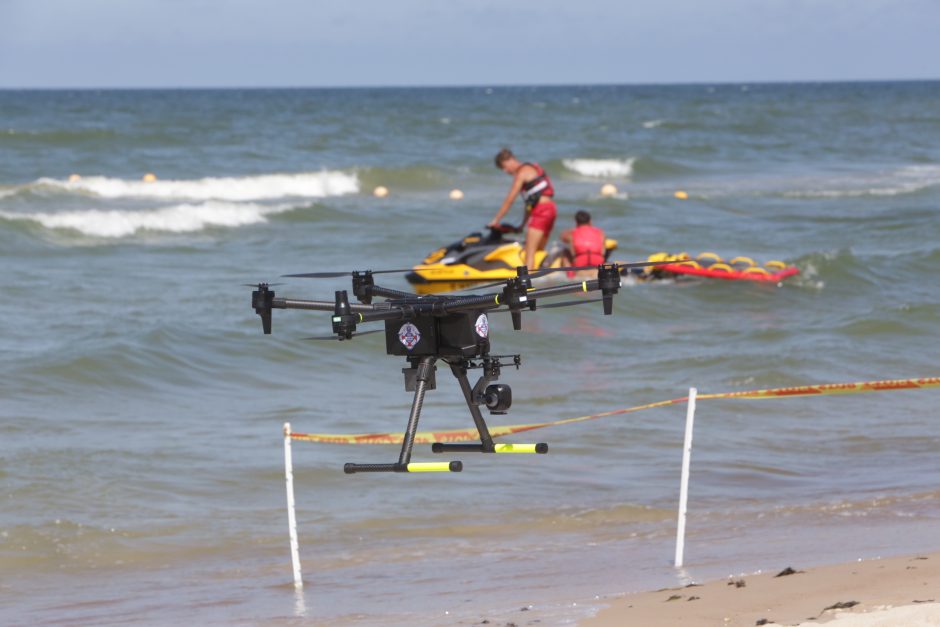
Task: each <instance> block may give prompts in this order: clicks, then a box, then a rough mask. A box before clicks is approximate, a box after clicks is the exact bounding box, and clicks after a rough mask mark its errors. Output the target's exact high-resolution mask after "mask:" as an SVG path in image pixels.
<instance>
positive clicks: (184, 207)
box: [0, 200, 293, 238]
mask: <svg viewBox="0 0 940 627" xmlns="http://www.w3.org/2000/svg"><path fill="white" fill-rule="evenodd" d="M292 208H293V205H277V206H272V205H257V204H253V203H228V202H220V201H215V200H211V201H208V202H205V203H201V204H180V205H173V206H170V207H164V208H162V209H157V210H154V211H122V210H117V209H115V210H104V209H91V210H85V211H62V212H55V213H9V212H5V211H0V217H3V218H7V219H10V220H30V221H33V222H38V223H39V224H41V225H42V226H44V227H45V228H47V229H71V230H75V231H78V232H79V233H81V234H83V235H87V236H90V237H103V238H120V237H128V236H131V235H134V234H136V233H138V232H140V231H157V232H165V233H194V232H197V231H201V230H203V229H205V228H208V227H237V226H245V225H248V224H257V223H259V222H266V221H267V219H266V217H265V216H267V215H270V214H274V213H281V212H284V211H288V210H290V209H292Z"/></svg>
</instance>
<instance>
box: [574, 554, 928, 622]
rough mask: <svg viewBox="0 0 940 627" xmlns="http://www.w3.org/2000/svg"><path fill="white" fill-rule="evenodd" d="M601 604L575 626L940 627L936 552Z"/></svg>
mask: <svg viewBox="0 0 940 627" xmlns="http://www.w3.org/2000/svg"><path fill="white" fill-rule="evenodd" d="M604 600H605V599H600V600H598V601H600V602H603V601H604ZM598 601H595V603H597V602H598ZM606 601H607V607H604V608H602V609H600V610H598V611H597V612H596V614H595V615H594V616H592V617H589V618H586V619H584V620H581V621H579V622H578V624H579V625H582V626H584V627H608V626H610V627H612V626H615V625H627V624H630V625H644V627H666V626H673V625H678V624H681V625H683V626H685V627H714V626H715V625H727V626H740V627H743V626H745V625H747V626H752V625H769V624H776V625H791V626H792V625H800V626H802V627H807V626H808V625H814V624H820V623H826V622H834V624H835V625H837V626H838V627H843V626H844V627H864V626H872V627H874V626H875V625H882V626H889V625H910V626H917V625H940V551H933V552H926V553H918V554H914V555H907V556H899V557H887V558H876V559H870V560H858V561H855V562H848V563H842V564H834V565H826V566H818V567H811V568H807V569H801V568H800V566H799V564H798V563H794V564H793V565H792V566H791V565H787V564H782V565H780V567H779V568H776V569H772V570H767V571H760V572H757V573H753V574H748V575H739V576H729V577H726V578H724V579H717V580H712V581H708V582H705V583H702V584H699V583H692V584H689V585H687V586H684V587H675V588H664V589H661V590H656V591H648V592H637V593H630V594H626V595H623V596H617V597H608V598H607V599H606Z"/></svg>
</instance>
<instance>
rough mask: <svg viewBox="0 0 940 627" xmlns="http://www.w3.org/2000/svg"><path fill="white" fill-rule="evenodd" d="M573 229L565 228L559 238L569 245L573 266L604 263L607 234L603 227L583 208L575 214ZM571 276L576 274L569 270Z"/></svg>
mask: <svg viewBox="0 0 940 627" xmlns="http://www.w3.org/2000/svg"><path fill="white" fill-rule="evenodd" d="M574 222H575V224H576V226H575V228H573V229H565V230H564V231H562V232H561V235H559V236H558V237H559V239H561V241H562V242H564V243H565V244H567V245H568V246H569V253H568V254H569V256H570V263H571V265H572V266H598V265H600V264H602V263H604V257H605V253H606V248H605V242H606V241H607V236H606V235H605V234H604V231H603V229H600V228H598V227H596V226H594V225H593V224H591V214H590V213H588V212H587V211H584V210H583V209H582V210H580V211H578V212H577V213H576V214H574ZM568 276H569V277H573V276H575V273H574V272H568Z"/></svg>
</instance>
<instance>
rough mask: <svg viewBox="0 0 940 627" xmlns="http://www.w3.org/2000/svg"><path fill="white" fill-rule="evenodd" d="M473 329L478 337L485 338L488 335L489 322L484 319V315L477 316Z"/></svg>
mask: <svg viewBox="0 0 940 627" xmlns="http://www.w3.org/2000/svg"><path fill="white" fill-rule="evenodd" d="M474 328H475V329H476V330H477V335H479V336H480V337H486V336H487V335H489V334H490V321H489V319H488V318H487V317H486V314H480V315H479V317H478V318H477V322H476V324H475V325H474Z"/></svg>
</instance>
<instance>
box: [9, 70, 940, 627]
mask: <svg viewBox="0 0 940 627" xmlns="http://www.w3.org/2000/svg"><path fill="white" fill-rule="evenodd" d="M503 147H509V148H511V149H512V150H513V151H514V152H515V153H516V154H517V155H518V156H519V157H520V158H521V159H523V160H526V161H534V162H538V163H540V164H541V165H542V166H543V167H545V169H546V170H547V171H548V172H549V174H550V175H551V177H552V179H553V181H554V184H555V189H556V201H557V204H558V207H559V216H558V222H557V224H556V226H555V230H554V232H553V234H552V239H553V240H554V239H557V235H558V232H559V231H560V230H561V229H562V228H567V227H569V226H572V225H573V223H574V222H573V215H574V213H575V212H576V211H578V210H581V209H584V210H587V211H589V212H590V213H591V214H592V216H593V219H594V223H595V224H596V225H597V226H600V227H601V228H603V229H604V230H605V232H606V233H607V235H608V237H611V238H613V239H616V240H617V244H618V248H617V250H616V252H615V254H614V257H615V258H616V259H617V260H619V261H643V260H645V259H646V258H647V256H648V255H650V254H652V253H656V252H669V253H678V252H687V253H689V254H690V255H692V256H693V257H694V256H696V255H698V254H700V253H702V252H713V253H715V254H718V255H720V256H722V257H723V258H725V259H730V258H733V257H736V256H746V257H750V258H752V259H754V260H755V261H756V262H758V263H763V262H765V261H767V260H781V261H783V262H784V263H786V264H788V265H793V266H796V267H797V268H798V269H799V271H800V273H799V275H797V276H794V277H790V278H787V279H786V280H784V281H781V282H779V283H773V282H770V283H759V282H752V281H727V280H718V279H707V278H702V279H692V280H684V281H681V280H664V281H651V282H643V281H632V280H627V281H625V282H624V285H623V287H622V288H621V290H620V292H619V293H618V294H617V295H616V296H615V298H614V310H613V314H612V315H609V316H605V315H603V311H602V308H601V306H600V305H599V304H591V303H588V304H586V305H584V306H572V307H564V308H555V309H543V310H537V311H534V312H527V313H525V314H524V315H523V319H522V330H521V331H514V330H513V329H512V324H511V321H510V319H509V316H508V315H506V314H502V313H498V312H495V313H492V314H491V315H490V321H489V324H490V341H491V345H492V352H493V353H494V354H497V353H498V354H501V355H516V354H518V355H521V365H520V367H519V368H518V369H517V368H515V367H514V366H506V367H504V368H503V370H502V373H501V376H500V379H499V383H502V384H506V385H509V386H510V387H511V390H512V406H511V408H510V410H509V411H508V413H506V414H505V415H492V416H490V415H489V414H486V416H487V420H488V422H489V424H491V425H508V424H520V423H533V422H551V421H555V420H559V419H564V418H570V417H576V416H584V415H590V414H596V413H602V412H609V411H614V410H618V409H623V408H628V407H633V406H637V405H642V404H647V403H654V402H657V401H662V400H667V399H675V398H681V397H683V396H686V395H688V394H689V389H690V388H692V387H694V388H696V390H697V391H698V393H699V394H700V395H702V394H712V393H721V392H735V391H745V390H754V389H767V388H778V387H789V386H805V385H818V384H829V383H847V382H859V381H878V380H894V379H912V378H923V377H936V376H938V375H940V362H938V357H937V355H938V352H937V339H938V335H940V281H938V272H940V209H938V207H940V82H930V81H927V82H870V83H792V84H790V83H788V84H761V83H746V84H744V83H740V84H739V83H735V84H684V85H627V86H613V85H597V86H592V85H578V86H553V87H532V86H515V87H514V86H490V87H487V86H479V87H461V88H374V89H373V88H370V89H218V90H195V89H188V90H35V91H32V90H3V91H0V267H2V278H3V288H2V292H3V297H2V299H0V329H2V332H0V623H3V624H4V625H36V624H56V625H90V624H94V625H109V624H119V625H162V624H184V623H185V624H202V625H229V624H240V625H359V624H362V625H453V624H464V625H471V624H481V623H483V622H484V621H487V622H488V623H489V624H509V623H512V624H517V625H525V624H535V623H538V624H541V625H554V624H576V623H577V622H579V621H582V620H584V619H585V618H587V617H589V616H591V615H592V614H593V613H594V612H596V611H597V609H598V608H599V607H602V606H604V605H605V604H606V603H607V602H609V600H610V599H611V598H612V597H615V596H616V595H619V594H623V593H628V592H631V591H641V590H653V589H659V588H663V587H668V586H676V585H682V584H683V583H688V582H693V581H703V580H706V579H715V578H721V577H727V576H729V575H731V576H733V575H738V574H742V573H750V572H757V571H772V570H777V569H780V570H782V569H784V568H786V567H788V566H789V567H792V568H795V569H801V568H807V567H811V566H814V565H819V564H824V563H833V562H845V561H851V560H856V559H868V558H875V557H881V556H889V555H902V554H912V553H918V552H922V551H936V550H938V549H940V534H938V532H937V529H938V528H940V527H938V525H940V484H938V471H940V455H938V453H940V414H938V410H937V407H938V406H940V390H938V389H935V388H934V389H914V390H898V391H882V392H873V393H867V394H840V395H825V396H823V395H815V396H805V397H792V398H774V399H762V400H743V399H726V400H722V399H719V400H701V401H699V402H698V403H697V408H696V414H695V427H694V439H693V445H692V451H691V465H690V483H689V488H688V518H687V523H686V533H685V542H684V560H683V564H682V566H681V567H680V568H677V567H676V566H675V563H674V561H675V560H674V558H675V549H676V539H677V538H676V536H677V533H676V532H677V525H678V516H677V510H678V503H679V493H680V475H681V466H682V457H683V448H684V445H683V441H684V440H683V438H684V432H685V424H686V405H685V404H684V403H679V404H675V405H671V406H667V407H659V408H656V409H650V410H646V411H639V412H635V413H627V414H618V415H612V416H607V417H604V418H598V419H596V420H589V421H584V422H579V423H575V424H568V425H563V426H556V427H550V428H545V429H542V430H540V431H532V432H529V433H522V434H517V435H514V436H507V437H505V438H503V439H502V441H506V442H520V443H527V442H546V443H548V444H549V453H548V454H547V455H484V454H478V453H460V454H456V453H447V454H445V455H444V456H443V457H442V456H441V455H436V454H433V453H432V452H431V450H430V447H429V446H427V445H416V446H415V449H414V455H413V457H412V459H413V461H440V460H441V459H445V460H451V459H455V460H460V461H462V462H463V471H462V472H460V473H417V474H399V473H387V474H356V475H347V474H345V473H344V472H343V466H344V463H346V462H357V463H382V462H394V461H397V459H398V455H399V447H398V446H396V445H381V444H378V445H347V444H322V443H311V442H304V441H299V440H298V441H294V442H293V445H292V448H291V450H292V457H293V480H294V494H295V499H296V519H297V533H298V541H299V557H300V563H301V566H302V572H303V583H304V586H303V588H302V589H296V588H295V586H294V582H293V571H292V566H291V553H290V542H289V528H288V510H287V499H286V490H285V463H284V458H285V455H284V436H283V425H284V424H285V423H290V424H291V427H292V429H293V430H294V431H296V432H305V433H310V432H313V433H329V434H356V433H372V432H399V433H400V432H401V431H403V430H404V428H405V425H406V422H407V419H408V415H409V410H410V408H411V403H412V399H413V393H412V392H408V391H407V390H406V389H405V382H404V379H403V376H402V369H403V368H405V367H407V365H408V364H407V362H406V360H405V359H404V358H403V357H394V356H388V355H387V354H386V346H385V340H384V336H383V335H382V334H381V333H376V334H372V335H366V336H363V337H362V338H355V337H354V338H353V339H352V340H351V341H347V342H336V341H319V342H318V341H309V340H308V339H307V338H310V337H316V336H323V335H329V334H330V333H331V322H330V316H331V313H330V312H320V311H306V310H280V309H278V310H275V311H274V316H273V333H272V334H271V335H264V334H263V333H262V328H261V324H260V319H259V317H258V316H257V315H256V314H255V312H254V311H253V310H252V308H251V292H252V290H253V289H254V288H253V287H252V285H255V284H257V283H259V282H270V283H272V284H275V283H277V284H278V285H275V286H273V287H272V288H271V289H273V290H275V292H276V294H277V296H278V297H286V298H292V299H308V300H325V301H331V300H333V299H334V294H335V292H336V291H337V290H343V289H345V290H350V291H351V284H350V280H349V276H340V277H338V278H327V279H309V278H306V279H305V278H285V277H284V276H283V275H286V274H297V273H311V272H332V271H336V272H351V271H354V270H381V269H407V268H410V267H411V266H413V265H415V264H417V263H419V262H420V261H421V260H422V259H423V258H424V256H425V255H426V254H427V253H429V252H430V251H433V250H435V249H437V248H439V247H441V246H443V245H446V244H448V243H450V242H453V241H456V240H459V239H460V238H462V237H464V236H466V235H468V234H471V233H473V232H478V231H481V230H483V227H484V225H486V224H487V223H488V222H489V221H490V220H491V219H492V218H493V216H494V215H495V213H496V210H497V209H498V208H499V205H500V203H501V202H502V201H503V199H504V198H505V197H506V194H507V192H508V190H509V185H510V179H509V177H507V176H506V175H505V174H504V173H502V172H501V171H499V170H497V169H496V168H495V167H494V164H493V157H494V155H495V154H496V152H497V151H499V150H500V149H501V148H503ZM147 175H151V176H147ZM145 177H146V178H147V179H151V180H145ZM607 184H611V185H614V186H615V187H616V190H617V191H616V193H615V194H613V195H604V194H602V193H601V189H602V187H603V186H604V185H607ZM379 186H382V187H385V188H386V189H387V190H388V194H387V195H386V196H384V197H378V196H376V195H374V193H373V191H374V190H375V188H377V187H379ZM454 189H459V190H460V191H461V192H463V198H462V199H460V200H452V199H451V197H450V192H451V191H452V190H454ZM677 192H684V193H681V194H677ZM521 218H522V207H521V204H520V202H519V201H517V202H516V203H515V206H514V207H513V209H512V211H511V212H510V214H509V219H510V220H511V221H519V220H521ZM375 276H376V280H377V282H378V283H379V284H380V285H383V286H386V287H389V288H392V289H398V290H402V291H410V290H411V289H412V287H411V286H410V285H409V284H408V283H407V282H406V280H405V278H404V275H403V274H401V273H397V274H396V273H388V274H383V275H375ZM490 289H491V290H492V289H493V288H490ZM464 293H487V292H486V290H485V289H484V290H483V291H482V292H474V291H472V290H471V291H469V292H464ZM569 298H570V297H569ZM371 325H372V326H371V327H370V326H369V325H367V324H363V325H360V330H367V329H370V328H381V323H371ZM931 347H932V348H931ZM510 361H511V360H510ZM478 375H479V371H476V370H472V371H471V378H472V381H471V383H473V382H475V381H476V378H477V377H478ZM471 427H472V421H471V419H470V416H469V413H468V411H467V407H466V404H465V402H464V400H463V397H462V395H461V392H460V389H459V387H458V386H457V384H456V382H455V380H454V378H453V377H452V376H451V375H450V373H449V372H448V369H447V368H446V367H444V368H439V369H438V371H437V377H436V389H434V390H432V391H429V392H428V393H427V396H426V398H425V400H424V406H423V412H422V414H421V418H420V424H419V429H420V430H447V429H465V428H471Z"/></svg>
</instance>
